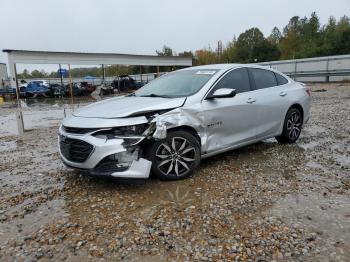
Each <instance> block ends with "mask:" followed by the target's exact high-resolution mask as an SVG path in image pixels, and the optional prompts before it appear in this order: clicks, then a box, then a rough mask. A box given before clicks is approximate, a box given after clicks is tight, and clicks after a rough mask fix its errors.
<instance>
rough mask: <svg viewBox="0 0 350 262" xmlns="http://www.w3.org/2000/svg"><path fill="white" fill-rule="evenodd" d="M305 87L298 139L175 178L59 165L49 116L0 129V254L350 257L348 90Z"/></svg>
mask: <svg viewBox="0 0 350 262" xmlns="http://www.w3.org/2000/svg"><path fill="white" fill-rule="evenodd" d="M312 89H313V90H314V91H315V92H314V93H313V98H312V100H313V104H312V110H311V119H310V121H309V122H308V123H307V125H306V126H305V127H304V130H303V132H302V136H301V137H300V139H299V141H298V142H297V143H296V144H293V145H280V144H278V143H277V142H276V141H275V140H274V139H270V140H267V141H264V142H261V143H258V144H255V145H251V146H248V147H244V148H242V149H239V150H235V151H232V152H228V153H225V154H222V155H219V156H216V157H212V158H209V159H205V160H203V162H202V164H201V166H200V168H199V169H198V171H197V172H196V174H195V175H194V176H193V177H191V178H189V179H186V180H182V181H176V182H160V181H158V180H154V179H151V180H149V181H147V182H146V183H144V184H129V185H127V184H120V183H117V182H116V181H113V180H110V179H103V178H96V177H86V176H82V175H80V174H79V173H77V172H75V171H72V170H69V169H67V168H66V167H64V166H63V164H62V163H61V162H60V159H59V156H58V154H57V148H56V143H57V137H56V136H57V127H56V126H55V124H53V125H54V127H47V126H45V125H44V124H43V125H42V127H40V126H39V127H36V128H34V129H33V130H30V131H28V132H26V133H25V136H24V138H23V140H17V138H16V137H15V136H11V135H3V136H1V137H0V186H1V191H0V260H1V261H35V260H40V261H49V260H62V261H64V260H69V261H82V260H108V261H119V260H127V261H166V260H170V261H193V260H200V261H220V260H221V261H271V260H276V261H305V260H306V261H349V260H350V190H349V189H350V176H349V175H350V135H349V134H350V127H349V123H350V86H349V85H348V84H331V85H312ZM317 90H322V92H316V91H317ZM58 107H59V106H58ZM43 108H45V106H43ZM43 108H42V109H41V110H43ZM47 109H48V110H51V109H52V106H51V107H49V106H47ZM1 110H2V109H0V111H1ZM6 110H7V111H3V112H2V114H0V122H1V120H2V119H4V118H5V117H7V115H6V114H7V113H4V112H8V114H9V113H11V112H13V111H11V108H10V109H9V108H6ZM54 110H57V107H55V108H54ZM1 117H2V118H1ZM6 121H7V120H6ZM51 125H52V123H51ZM0 133H1V134H6V125H5V126H4V125H0Z"/></svg>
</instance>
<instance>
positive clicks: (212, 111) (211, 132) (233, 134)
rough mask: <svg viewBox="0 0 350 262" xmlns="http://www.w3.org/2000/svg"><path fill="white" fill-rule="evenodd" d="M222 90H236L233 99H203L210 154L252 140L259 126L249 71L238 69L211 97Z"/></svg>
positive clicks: (226, 77)
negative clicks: (257, 125)
mask: <svg viewBox="0 0 350 262" xmlns="http://www.w3.org/2000/svg"><path fill="white" fill-rule="evenodd" d="M220 88H230V89H235V90H236V92H237V94H236V96H235V97H232V98H215V99H210V100H203V101H202V103H201V104H200V107H201V108H200V109H199V110H198V111H199V116H200V118H201V119H202V120H203V122H204V124H205V126H206V131H207V132H206V133H207V135H208V137H207V148H206V149H204V150H205V152H206V153H210V152H212V151H217V150H224V149H225V148H227V147H231V146H235V145H238V144H241V143H244V142H246V141H249V140H253V139H254V138H255V135H256V130H255V123H256V121H257V111H256V109H254V98H252V96H251V92H250V91H251V87H250V79H249V74H248V70H247V68H238V69H234V70H232V71H230V72H228V73H227V74H226V75H225V76H223V77H222V78H221V79H220V80H219V81H218V83H217V84H216V85H215V86H214V87H213V88H212V89H211V91H210V92H209V93H208V95H211V94H213V93H214V92H215V90H217V89H220Z"/></svg>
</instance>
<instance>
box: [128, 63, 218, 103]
mask: <svg viewBox="0 0 350 262" xmlns="http://www.w3.org/2000/svg"><path fill="white" fill-rule="evenodd" d="M216 72H217V70H200V69H191V70H182V71H175V72H172V73H168V74H166V75H163V76H161V77H160V78H157V79H155V80H153V81H151V82H150V83H148V84H147V85H145V86H143V87H142V88H141V89H139V90H138V91H136V92H135V95H136V96H148V97H169V98H171V97H185V96H190V95H193V94H194V93H196V92H197V91H199V90H200V89H201V88H202V87H203V86H204V85H205V84H206V83H207V82H208V81H209V79H210V78H212V77H213V75H214V74H215V73H216Z"/></svg>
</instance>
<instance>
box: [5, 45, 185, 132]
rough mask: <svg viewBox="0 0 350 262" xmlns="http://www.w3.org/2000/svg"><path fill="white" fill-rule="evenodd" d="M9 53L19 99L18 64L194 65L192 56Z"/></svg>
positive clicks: (19, 117)
mask: <svg viewBox="0 0 350 262" xmlns="http://www.w3.org/2000/svg"><path fill="white" fill-rule="evenodd" d="M3 52H5V53H7V56H8V66H9V73H10V78H11V86H16V91H17V92H16V93H17V100H18V101H19V87H18V81H17V72H16V64H68V65H98V64H100V65H139V66H192V58H191V57H180V56H154V55H132V54H115V53H79V52H52V51H31V50H13V49H4V50H3ZM17 121H18V131H19V134H20V135H22V133H23V130H24V127H23V119H22V113H21V111H20V103H19V112H18V114H17Z"/></svg>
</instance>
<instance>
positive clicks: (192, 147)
mask: <svg viewBox="0 0 350 262" xmlns="http://www.w3.org/2000/svg"><path fill="white" fill-rule="evenodd" d="M148 158H149V159H150V160H151V161H152V172H153V173H154V174H155V175H156V176H157V177H158V178H160V179H161V180H177V179H182V178H185V177H188V176H190V175H191V174H192V173H193V171H194V169H195V168H196V167H197V166H198V165H199V163H200V143H199V141H198V139H197V138H196V137H195V136H194V135H192V134H191V133H190V132H186V131H183V130H176V131H169V132H168V134H167V138H166V139H164V140H160V141H155V142H154V143H153V144H152V145H151V147H150V150H149V151H148Z"/></svg>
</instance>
